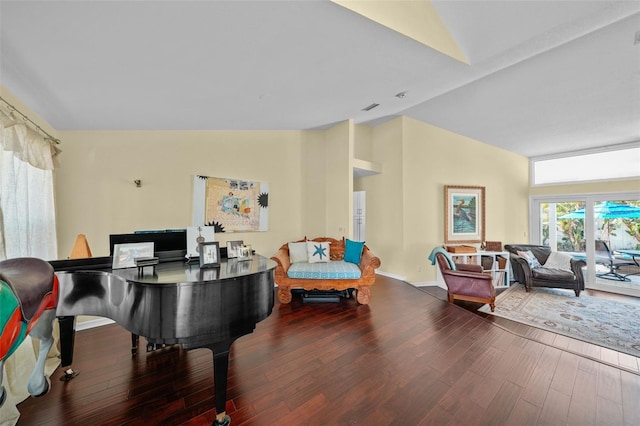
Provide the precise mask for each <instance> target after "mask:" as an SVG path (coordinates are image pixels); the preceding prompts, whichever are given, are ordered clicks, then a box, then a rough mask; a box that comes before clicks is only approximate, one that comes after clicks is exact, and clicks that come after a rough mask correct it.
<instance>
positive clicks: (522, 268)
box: [504, 244, 587, 297]
mask: <svg viewBox="0 0 640 426" xmlns="http://www.w3.org/2000/svg"><path fill="white" fill-rule="evenodd" d="M504 248H505V250H507V251H508V252H509V256H510V259H511V268H512V270H513V276H514V278H515V280H516V281H518V282H519V283H520V284H523V285H524V287H525V289H526V291H531V287H550V288H563V289H568V290H573V291H574V292H575V293H576V297H579V296H580V292H581V291H582V290H584V275H583V272H582V271H583V268H584V267H586V266H587V264H586V262H585V261H584V260H581V259H576V258H573V257H570V256H569V255H567V254H564V256H566V257H567V258H568V260H567V262H566V266H565V267H562V266H561V265H558V264H557V262H553V264H551V263H552V262H550V261H548V260H549V257H550V256H551V253H552V251H551V247H549V246H540V245H534V244H509V245H506V246H504ZM527 252H530V253H531V254H532V255H533V256H534V257H535V260H534V259H529V260H527V258H526V257H523V255H522V254H523V253H527ZM554 257H555V256H554ZM536 260H537V263H536Z"/></svg>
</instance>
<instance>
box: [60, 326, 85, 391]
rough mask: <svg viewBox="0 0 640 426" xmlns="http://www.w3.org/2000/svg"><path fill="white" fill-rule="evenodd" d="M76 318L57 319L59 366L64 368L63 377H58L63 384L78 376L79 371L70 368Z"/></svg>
mask: <svg viewBox="0 0 640 426" xmlns="http://www.w3.org/2000/svg"><path fill="white" fill-rule="evenodd" d="M75 322H76V317H73V316H65V317H58V328H59V329H60V364H61V366H62V368H64V375H63V376H62V377H60V380H62V381H63V382H68V381H69V380H71V379H73V378H74V377H76V376H77V375H78V374H80V372H79V371H77V370H73V369H72V368H71V363H72V362H73V345H74V339H75V335H76V330H75Z"/></svg>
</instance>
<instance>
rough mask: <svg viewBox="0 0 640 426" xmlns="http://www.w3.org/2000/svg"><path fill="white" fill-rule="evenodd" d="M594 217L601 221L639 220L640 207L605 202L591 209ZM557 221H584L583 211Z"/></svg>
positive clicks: (580, 210)
mask: <svg viewBox="0 0 640 426" xmlns="http://www.w3.org/2000/svg"><path fill="white" fill-rule="evenodd" d="M593 211H594V214H595V217H597V218H602V219H619V218H624V219H633V218H640V207H635V206H630V205H628V204H619V203H612V202H610V201H605V202H604V203H600V204H596V205H595V207H594V208H593ZM558 219H584V209H578V210H574V211H572V212H571V213H567V214H565V215H563V216H560V217H559V218H558Z"/></svg>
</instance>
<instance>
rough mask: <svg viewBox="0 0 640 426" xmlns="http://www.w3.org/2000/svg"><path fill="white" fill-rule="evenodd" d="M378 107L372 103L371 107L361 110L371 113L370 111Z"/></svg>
mask: <svg viewBox="0 0 640 426" xmlns="http://www.w3.org/2000/svg"><path fill="white" fill-rule="evenodd" d="M379 105H380V104H377V103H375V102H374V103H372V104H371V105H369V106H366V107H364V108H362V110H363V111H371V110H372V109H374V108H375V107H377V106H379Z"/></svg>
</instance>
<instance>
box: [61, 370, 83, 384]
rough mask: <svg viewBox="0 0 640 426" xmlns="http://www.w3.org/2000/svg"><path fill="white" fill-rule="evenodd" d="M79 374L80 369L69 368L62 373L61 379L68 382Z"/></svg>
mask: <svg viewBox="0 0 640 426" xmlns="http://www.w3.org/2000/svg"><path fill="white" fill-rule="evenodd" d="M78 374H80V372H79V371H78V370H72V369H70V368H68V369H66V370H65V371H64V374H63V375H62V377H60V380H61V381H63V382H68V381H69V380H71V379H73V378H74V377H76V376H77V375H78Z"/></svg>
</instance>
